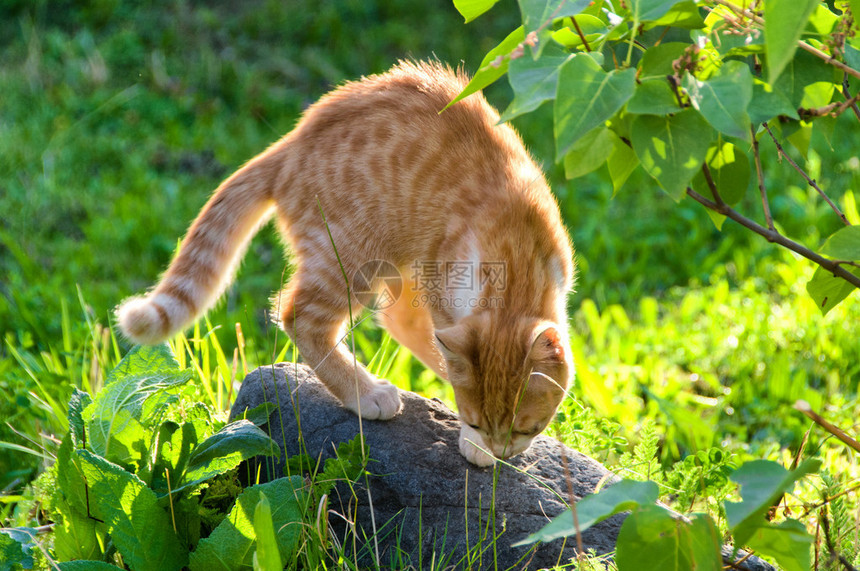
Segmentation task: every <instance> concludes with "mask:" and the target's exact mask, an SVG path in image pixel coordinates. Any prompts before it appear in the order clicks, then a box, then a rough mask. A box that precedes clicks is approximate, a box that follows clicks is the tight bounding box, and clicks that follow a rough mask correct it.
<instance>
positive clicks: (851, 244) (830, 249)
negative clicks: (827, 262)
mask: <svg viewBox="0 0 860 571" xmlns="http://www.w3.org/2000/svg"><path fill="white" fill-rule="evenodd" d="M819 252H820V253H821V254H823V255H825V256H828V257H830V258H833V259H835V260H848V261H857V260H860V226H846V227H845V228H840V229H839V230H837V231H836V232H834V233H833V234H831V235H830V237H829V238H827V241H825V242H824V245H823V246H821V249H820V250H819Z"/></svg>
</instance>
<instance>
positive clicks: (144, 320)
mask: <svg viewBox="0 0 860 571" xmlns="http://www.w3.org/2000/svg"><path fill="white" fill-rule="evenodd" d="M276 147H277V145H276V146H275V147H273V148H271V149H269V152H266V153H263V154H261V155H260V156H258V157H257V158H255V159H253V160H252V161H250V162H249V163H248V164H247V165H245V166H244V167H243V168H242V169H240V170H239V171H237V172H236V173H235V174H234V175H233V176H231V177H230V178H228V179H227V180H226V181H224V182H223V183H222V184H221V186H219V187H218V189H217V190H216V191H215V193H214V194H213V195H212V197H211V198H210V199H209V202H208V203H206V206H205V207H204V208H203V210H202V211H201V212H200V214H199V215H198V216H197V219H196V220H195V221H194V223H193V224H192V225H191V229H190V230H189V231H188V234H187V235H186V237H185V239H184V240H183V241H182V245H181V246H180V250H179V253H178V255H177V256H176V257H175V258H174V260H173V262H171V264H170V267H169V268H168V269H167V271H166V272H165V273H164V275H163V276H162V278H161V281H160V282H159V284H158V285H157V286H156V287H155V289H153V290H152V291H150V292H149V293H148V294H146V295H145V296H138V297H132V298H129V299H127V300H125V301H124V302H123V303H122V304H121V305H120V306H119V308H118V309H117V312H116V314H117V320H118V322H119V327H120V329H121V330H122V332H123V334H124V335H125V336H126V337H128V338H129V339H131V340H132V341H134V342H135V343H143V344H155V343H160V342H161V341H164V340H165V339H167V338H168V337H170V336H172V335H174V334H175V333H177V332H179V331H182V330H183V329H185V328H186V327H188V326H189V325H191V323H193V322H194V320H195V319H196V318H197V317H199V316H200V315H201V314H202V313H203V312H205V311H206V310H207V309H209V308H210V307H211V306H212V305H214V304H215V302H216V301H217V300H218V298H219V297H221V294H222V293H223V292H224V290H225V289H227V286H228V285H229V284H230V282H231V281H232V279H233V275H234V272H235V270H236V268H237V266H238V265H239V262H240V261H241V259H242V256H243V255H244V253H245V250H246V249H247V246H248V242H249V241H250V240H251V237H252V236H253V235H254V234H256V232H257V230H258V229H259V227H260V225H261V224H263V223H264V222H266V220H268V218H269V215H270V213H271V210H272V206H273V198H272V189H273V187H275V186H276V185H278V184H280V181H279V178H280V170H281V168H280V167H281V165H282V162H281V160H279V157H278V154H279V153H278V152H277V148H276Z"/></svg>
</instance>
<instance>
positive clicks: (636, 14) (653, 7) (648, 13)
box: [630, 0, 678, 22]
mask: <svg viewBox="0 0 860 571" xmlns="http://www.w3.org/2000/svg"><path fill="white" fill-rule="evenodd" d="M677 3H678V0H631V2H630V4H631V8H630V14H631V15H632V16H633V19H634V20H635V21H637V22H648V21H652V20H659V19H660V18H662V17H663V16H665V15H666V13H667V12H669V10H670V9H671V8H672V7H673V6H674V5H675V4H677Z"/></svg>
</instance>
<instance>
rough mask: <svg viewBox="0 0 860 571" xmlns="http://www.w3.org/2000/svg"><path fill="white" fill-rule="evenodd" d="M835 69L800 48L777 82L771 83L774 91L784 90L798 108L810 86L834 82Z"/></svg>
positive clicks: (792, 103)
mask: <svg viewBox="0 0 860 571" xmlns="http://www.w3.org/2000/svg"><path fill="white" fill-rule="evenodd" d="M834 69H835V68H833V67H831V66H829V65H827V64H825V63H824V62H823V61H821V60H820V59H818V58H817V57H815V56H814V55H812V54H811V53H809V52H807V51H805V50H800V51H798V52H797V54H795V56H794V58H793V59H792V60H791V61H790V62H789V63H788V65H786V66H785V70H784V71H783V73H782V74H781V75H780V76H779V79H778V80H777V81H776V83H773V82H771V85H773V88H774V91H780V92H782V93H783V94H784V95H785V96H786V97H787V98H788V100H789V101H790V103H791V105H792V106H793V107H795V108H797V107H800V106H801V105H802V104H803V102H804V99H805V97H806V95H807V93H808V90H809V87H810V86H812V85H813V84H817V83H820V82H824V83H830V84H832V83H833V82H834ZM840 82H841V81H840ZM822 94H823V93H822ZM820 96H821V95H819V97H820ZM825 103H826V102H825Z"/></svg>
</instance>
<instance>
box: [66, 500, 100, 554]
mask: <svg viewBox="0 0 860 571" xmlns="http://www.w3.org/2000/svg"><path fill="white" fill-rule="evenodd" d="M62 514H63V518H62V521H60V522H55V525H54V553H55V556H56V558H57V559H58V560H60V561H70V560H73V559H84V560H86V559H96V558H98V557H101V556H102V549H101V545H102V542H103V541H104V539H105V537H104V533H100V532H99V530H98V526H99V525H100V524H99V522H97V521H96V520H94V519H93V518H90V517H87V515H86V512H84V513H81V512H79V511H78V510H76V509H67V510H62ZM100 540H101V541H100Z"/></svg>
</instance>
